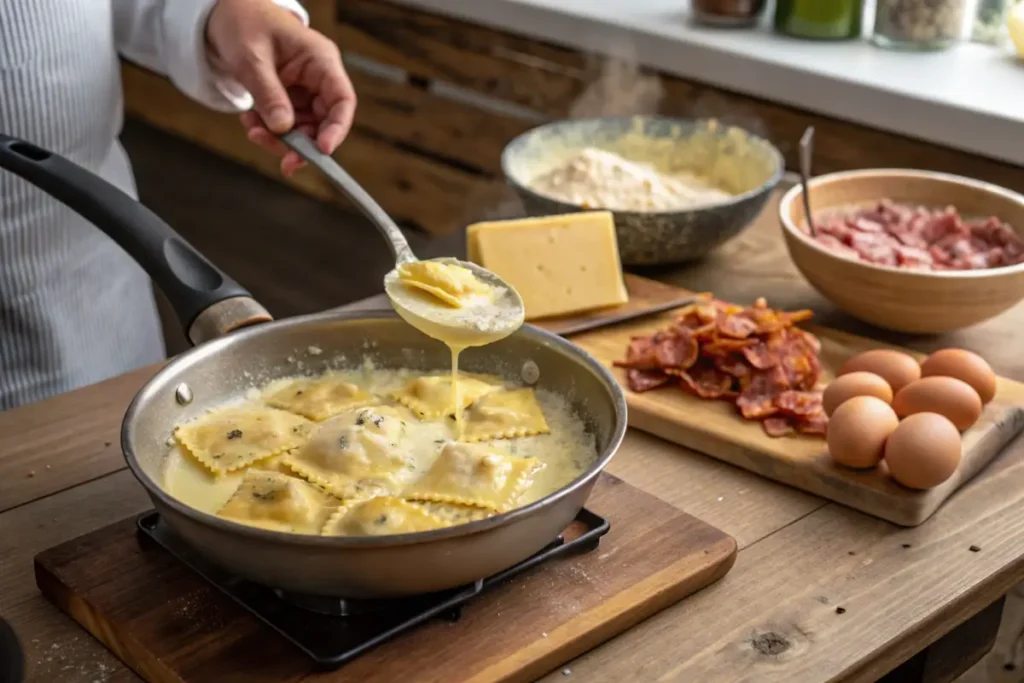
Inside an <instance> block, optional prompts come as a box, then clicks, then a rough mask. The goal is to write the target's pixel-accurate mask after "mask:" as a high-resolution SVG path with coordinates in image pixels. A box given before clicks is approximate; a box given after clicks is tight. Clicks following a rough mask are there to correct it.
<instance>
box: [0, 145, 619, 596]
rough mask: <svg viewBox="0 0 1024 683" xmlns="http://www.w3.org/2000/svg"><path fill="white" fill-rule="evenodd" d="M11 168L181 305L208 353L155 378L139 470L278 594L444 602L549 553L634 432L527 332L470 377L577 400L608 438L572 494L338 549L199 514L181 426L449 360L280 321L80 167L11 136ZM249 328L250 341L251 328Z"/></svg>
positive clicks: (139, 403)
mask: <svg viewBox="0 0 1024 683" xmlns="http://www.w3.org/2000/svg"><path fill="white" fill-rule="evenodd" d="M0 168H5V169H7V170H9V171H12V172H14V173H16V174H18V175H19V176H21V177H22V178H25V179H26V180H28V181H29V182H31V183H33V184H35V185H36V186H38V187H40V188H42V189H43V190H45V191H46V192H48V193H49V194H50V195H52V196H53V197H55V198H56V199H58V200H60V201H62V202H63V203H65V204H66V205H68V206H69V207H70V208H72V209H73V210H75V211H77V212H78V213H80V214H81V215H82V216H84V217H85V218H87V219H88V220H90V221H91V222H92V223H93V224H95V225H96V226H97V227H99V228H100V229H101V230H103V231H104V232H106V233H107V234H108V235H109V236H110V237H111V238H113V239H114V240H115V241H117V242H118V243H119V244H120V245H121V246H122V247H123V248H124V249H125V251H127V252H128V253H129V254H131V255H132V256H133V257H134V258H135V259H136V260H137V261H138V262H139V263H140V264H141V265H142V266H143V267H144V268H145V269H146V270H147V271H148V272H149V274H150V276H151V277H152V278H153V279H154V281H155V282H156V284H157V285H158V286H159V287H160V288H161V289H162V290H163V291H164V293H165V294H166V295H167V297H168V299H169V300H170V301H171V303H172V305H173V306H174V309H175V312H176V313H177V315H178V318H179V319H180V321H181V323H182V324H183V325H184V327H185V330H186V332H187V334H188V337H189V338H190V339H191V340H192V342H193V343H194V344H197V346H196V347H195V348H193V349H192V350H190V351H188V352H186V353H185V354H183V355H181V356H179V357H178V358H176V359H175V360H173V361H172V362H171V363H169V364H168V365H167V366H166V367H165V368H164V369H163V370H161V371H160V372H159V373H158V374H157V375H156V376H155V377H154V378H153V379H152V380H150V381H149V382H148V383H147V384H146V385H145V386H144V387H143V388H142V390H141V391H139V393H138V394H137V395H136V397H135V399H134V400H133V401H132V403H131V406H130V407H129V408H128V412H127V413H126V414H125V417H124V423H123V425H122V429H121V447H122V449H123V450H124V455H125V459H126V460H127V462H128V467H129V468H130V469H131V471H132V472H133V473H134V475H135V477H136V478H137V479H138V480H139V482H140V483H141V484H142V485H143V486H144V487H145V488H146V491H147V492H148V493H149V496H150V498H151V499H152V501H153V505H154V506H155V507H156V509H157V510H158V511H159V512H160V514H161V515H162V517H163V518H164V520H166V522H167V523H168V524H169V525H170V526H171V528H172V529H173V530H174V531H175V532H176V533H177V534H178V535H179V536H180V537H181V538H183V539H184V540H185V541H187V542H188V543H189V544H190V545H192V546H193V547H194V548H195V549H196V550H198V551H199V552H200V553H202V554H203V555H205V556H207V557H208V558H209V559H212V560H214V561H216V562H217V563H219V564H220V565H222V566H223V567H224V568H226V569H228V570H230V571H231V572H234V573H235V574H237V575H240V576H243V577H246V578H249V579H251V580H253V581H256V582H259V583H262V584H265V585H269V586H274V587H277V588H280V589H284V590H288V591H294V592H301V593H308V594H316V595H330V596H337V597H347V598H371V597H375V598H379V597H398V596H402V595H409V594H414V593H422V592H426V591H436V590H443V589H446V588H452V587H455V586H459V585H462V584H466V583H469V582H472V581H473V580H476V579H479V578H483V577H486V576H489V575H491V574H494V573H496V572H498V571H500V570H502V569H505V568H507V567H510V566H512V565H514V564H516V563H518V562H520V561H522V560H524V559H526V558H527V557H529V556H530V555H532V554H534V553H535V552H537V551H539V550H540V549H541V548H543V547H544V546H545V545H547V544H548V543H549V542H551V541H552V540H553V539H554V538H555V537H556V536H557V535H558V534H559V533H560V532H561V531H562V530H563V529H564V528H565V527H566V526H567V525H568V524H569V523H570V522H571V521H572V519H573V518H574V517H575V516H576V514H577V512H579V510H580V508H581V507H582V506H583V504H584V503H585V502H586V500H587V497H588V496H589V495H590V491H591V489H592V488H593V486H594V482H595V481H596V479H597V476H598V474H599V473H600V472H601V470H602V469H604V467H605V465H606V464H607V463H608V461H609V460H610V459H611V457H612V456H613V455H614V454H615V451H616V449H617V448H618V447H619V444H620V442H621V441H622V437H623V435H624V433H625V430H626V404H625V400H624V398H623V395H622V390H621V389H620V388H619V386H618V384H617V383H616V382H615V380H614V378H613V377H612V376H611V375H610V374H609V373H608V371H607V370H606V369H605V368H604V367H602V366H601V365H600V364H599V363H597V362H596V361H595V360H594V359H593V358H591V357H590V356H589V355H588V354H586V353H585V352H584V351H582V350H581V349H579V348H577V347H576V346H574V345H573V344H571V343H569V342H567V341H565V340H564V339H561V338H560V337H557V336H555V335H553V334H551V333H549V332H546V331H544V330H541V329H538V328H535V327H532V326H529V325H527V326H524V327H523V328H522V329H521V330H519V331H518V332H516V333H515V334H513V335H512V336H510V337H508V338H506V339H504V340H502V341H500V342H497V343H495V344H492V345H490V346H486V347H482V348H476V349H469V350H467V351H466V352H465V353H464V354H463V361H462V362H464V363H465V367H466V368H467V369H468V370H469V371H475V372H490V373H494V372H497V373H499V374H501V375H503V376H505V377H506V378H509V379H519V380H523V381H526V382H527V383H532V382H534V381H535V382H536V385H537V386H539V387H543V388H546V389H549V390H551V391H555V392H557V393H559V394H560V395H562V396H565V397H566V398H567V399H568V400H569V401H570V403H571V405H572V406H573V408H574V409H575V410H576V411H578V413H579V414H580V415H581V416H582V417H583V419H584V420H585V421H586V423H587V425H588V427H589V429H591V430H592V431H593V433H594V434H595V435H596V439H597V446H598V452H599V456H598V459H597V461H596V462H595V463H594V465H593V466H592V467H591V468H590V469H589V470H587V471H586V472H585V473H584V474H583V475H581V476H580V477H579V478H577V479H576V480H575V481H573V482H571V483H570V484H569V485H567V486H565V487H564V488H562V489H561V490H559V491H556V492H555V493H552V494H551V495H549V496H547V497H545V498H543V499H541V500H539V501H537V502H535V503H532V504H530V505H527V506H525V507H522V508H519V509H517V510H513V511H511V512H508V513H505V514H503V515H498V516H495V517H492V518H490V519H486V520H482V521H479V522H474V523H471V524H465V525H461V526H455V527H450V528H446V529H440V530H436V531H430V532H424V533H416V534H403V535H398V536H385V537H366V538H340V537H318V536H301V535H296V534H286V533H280V532H274V531H266V530H262V529H257V528H253V527H247V526H244V525H241V524H236V523H234V522H231V521H228V520H225V519H221V518H219V517H216V516H213V515H209V514H204V513H201V512H198V511H196V510H194V509H192V508H190V507H188V506H186V505H184V504H182V503H180V502H178V501H177V500H175V499H174V498H172V497H170V496H169V495H168V494H167V493H165V492H164V491H163V489H162V488H161V487H160V484H159V483H158V482H159V480H160V478H161V465H162V460H163V458H164V455H165V453H166V451H167V447H168V440H169V438H170V436H171V432H172V430H173V428H174V426H175V425H176V424H178V423H180V422H182V421H184V420H187V419H189V418H191V417H193V416H196V415H199V414H201V413H202V412H204V411H206V410H207V409H209V408H211V407H213V406H216V405H218V404H220V403H222V402H224V401H225V400H228V399H231V398H234V397H237V396H239V395H240V394H242V393H244V392H245V391H246V389H248V388H250V387H252V386H254V385H258V384H262V383H263V382H266V381H269V380H272V379H275V378H279V377H284V376H289V375H295V374H299V373H304V372H306V373H308V372H319V371H322V370H324V369H327V368H329V367H338V365H339V364H341V365H349V366H351V365H356V364H358V363H361V362H362V361H363V359H364V358H367V357H368V358H370V359H371V360H373V361H374V362H375V363H377V364H378V365H379V366H384V367H388V366H390V367H411V368H418V369H423V370H435V369H439V368H446V367H448V365H449V363H450V357H449V355H448V350H447V349H446V348H445V347H443V346H442V345H441V344H439V343H438V342H436V341H434V340H431V339H429V338H427V337H425V336H423V335H422V334H420V333H419V332H417V331H416V330H415V329H413V328H412V327H410V326H408V325H407V324H406V323H404V322H402V321H401V320H400V319H399V318H398V317H397V316H396V315H393V314H390V313H377V312H353V313H323V314H318V315H310V316H303V317H299V318H291V319H288V320H279V321H274V322H272V321H271V320H270V316H269V315H268V314H267V312H266V311H265V310H264V309H263V308H262V307H261V306H259V304H257V303H256V302H255V301H253V300H252V299H251V297H250V296H249V294H248V292H246V291H245V290H244V289H243V288H242V287H240V286H239V285H238V284H237V283H235V282H234V281H233V280H232V279H231V278H229V277H228V276H227V275H225V274H224V273H222V272H221V271H220V270H218V269H217V268H216V267H215V266H214V265H213V264H211V263H210V262H209V261H207V260H206V259H205V258H203V256H201V255H200V254H199V253H198V252H197V251H196V250H195V249H194V248H193V247H191V246H190V245H189V244H188V243H186V242H185V241H184V240H183V239H182V238H181V237H180V236H178V235H177V234H176V233H175V232H174V231H173V230H172V229H171V228H170V227H169V226H167V225H166V224H165V223H164V222H163V221H162V220H161V219H160V218H158V217H157V216H156V215H155V214H153V213H152V212H150V211H149V210H148V209H146V208H145V207H143V206H142V205H141V204H139V203H138V202H136V201H134V200H132V199H131V198H130V197H128V196H127V195H125V194H123V193H122V192H120V191H119V190H117V189H116V188H115V187H113V186H112V185H110V184H108V183H106V182H105V181H104V180H102V179H100V178H98V177H96V176H94V175H92V174H90V173H89V172H88V171H86V170H85V169H83V168H81V167H79V166H76V165H75V164H73V163H71V162H70V161H68V160H66V159H64V158H62V157H59V156H57V155H55V154H52V153H50V152H48V151H46V150H43V149H40V148H38V147H35V146H33V145H31V144H29V143H26V142H24V141H21V140H16V139H13V138H9V137H5V136H2V135H0ZM243 328H244V329H243Z"/></svg>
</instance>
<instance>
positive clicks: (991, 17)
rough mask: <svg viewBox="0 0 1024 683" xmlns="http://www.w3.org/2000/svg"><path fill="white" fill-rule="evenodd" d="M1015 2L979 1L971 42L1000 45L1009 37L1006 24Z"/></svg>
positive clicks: (1012, 0)
mask: <svg viewBox="0 0 1024 683" xmlns="http://www.w3.org/2000/svg"><path fill="white" fill-rule="evenodd" d="M1013 5H1014V0H978V7H977V9H975V10H974V24H973V25H972V26H971V40H973V41H974V42H976V43H986V44H988V45H1000V44H1002V43H1004V42H1006V39H1007V38H1008V37H1009V35H1008V32H1007V27H1006V23H1007V20H1008V19H1009V16H1010V9H1011V8H1012V7H1013Z"/></svg>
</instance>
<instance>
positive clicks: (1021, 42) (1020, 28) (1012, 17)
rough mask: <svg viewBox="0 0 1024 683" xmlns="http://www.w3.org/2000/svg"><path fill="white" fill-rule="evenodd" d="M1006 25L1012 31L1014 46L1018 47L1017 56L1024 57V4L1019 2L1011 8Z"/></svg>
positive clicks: (1011, 36)
mask: <svg viewBox="0 0 1024 683" xmlns="http://www.w3.org/2000/svg"><path fill="white" fill-rule="evenodd" d="M1006 27H1007V29H1008V30H1009V32H1010V39H1011V40H1012V41H1013V46H1014V47H1015V48H1016V49H1017V56H1018V57H1020V58H1022V59H1024V4H1017V5H1015V6H1014V7H1013V9H1011V10H1010V14H1009V16H1008V17H1007V19H1006Z"/></svg>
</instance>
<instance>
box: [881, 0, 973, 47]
mask: <svg viewBox="0 0 1024 683" xmlns="http://www.w3.org/2000/svg"><path fill="white" fill-rule="evenodd" d="M967 5H968V0H878V3H877V5H876V8H875V31H874V34H873V35H872V36H871V40H872V42H874V43H875V44H876V45H878V46H880V47H887V48H894V49H904V50H942V49H945V48H947V47H950V46H951V45H953V44H954V43H956V42H957V41H958V40H960V38H961V36H962V35H963V32H964V25H965V20H966V16H967Z"/></svg>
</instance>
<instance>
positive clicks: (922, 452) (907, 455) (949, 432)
mask: <svg viewBox="0 0 1024 683" xmlns="http://www.w3.org/2000/svg"><path fill="white" fill-rule="evenodd" d="M961 448H962V444H961V441H960V432H958V431H957V429H956V426H955V425H954V424H953V423H952V422H950V421H949V420H947V419H946V418H945V417H943V416H942V415H939V414H937V413H917V414H916V415H911V416H910V417H908V418H906V419H904V420H903V421H902V422H900V426H899V427H897V428H896V431H894V432H893V433H892V434H891V435H889V440H888V441H886V442H885V464H886V466H887V467H888V469H889V475H890V476H892V478H893V479H895V480H896V481H898V482H899V483H901V484H903V485H904V486H906V487H907V488H911V489H930V488H933V487H935V486H938V485H939V484H941V483H942V482H944V481H946V480H947V479H949V478H950V477H951V476H953V473H954V472H956V468H957V467H958V466H959V465H960V451H961Z"/></svg>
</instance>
